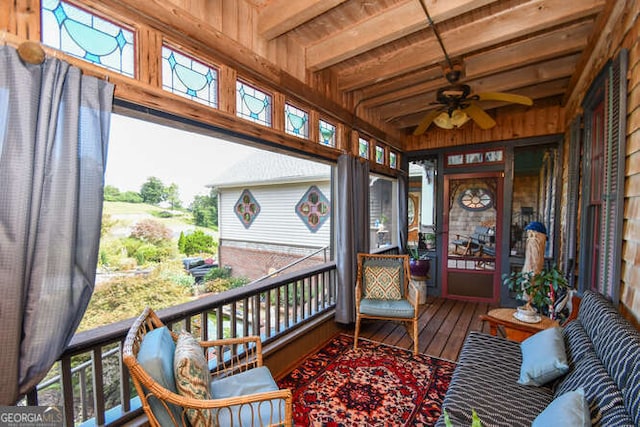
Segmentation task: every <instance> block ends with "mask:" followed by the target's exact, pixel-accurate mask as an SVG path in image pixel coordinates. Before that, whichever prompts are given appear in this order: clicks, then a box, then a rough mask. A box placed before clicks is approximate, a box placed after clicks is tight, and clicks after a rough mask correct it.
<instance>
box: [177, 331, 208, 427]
mask: <svg viewBox="0 0 640 427" xmlns="http://www.w3.org/2000/svg"><path fill="white" fill-rule="evenodd" d="M173 366H174V373H175V379H176V388H177V389H178V394H180V395H181V396H185V397H192V398H194V399H203V400H205V399H206V400H208V399H211V393H210V392H209V381H210V374H209V367H208V365H207V360H206V359H205V357H204V353H203V351H202V347H200V344H199V343H198V341H196V339H195V338H193V337H192V336H191V334H189V333H188V332H182V333H181V334H180V335H179V336H178V341H177V342H176V351H175V356H174V361H173ZM186 413H187V418H188V419H189V422H190V423H191V425H192V426H193V427H209V426H211V425H213V421H212V417H211V411H209V410H197V409H187V410H186Z"/></svg>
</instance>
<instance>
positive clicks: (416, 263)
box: [407, 246, 431, 281]
mask: <svg viewBox="0 0 640 427" xmlns="http://www.w3.org/2000/svg"><path fill="white" fill-rule="evenodd" d="M407 253H408V254H409V258H410V259H409V270H410V272H411V277H412V278H413V279H414V280H422V281H424V280H427V277H428V274H429V269H430V268H431V261H429V258H428V257H427V254H426V253H424V254H423V253H421V252H420V250H419V249H418V248H415V247H411V246H408V247H407Z"/></svg>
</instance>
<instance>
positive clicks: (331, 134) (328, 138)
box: [318, 120, 336, 147]
mask: <svg viewBox="0 0 640 427" xmlns="http://www.w3.org/2000/svg"><path fill="white" fill-rule="evenodd" d="M318 123H319V128H320V132H319V139H320V144H323V145H327V146H329V147H335V146H336V127H335V126H334V125H332V124H331V123H328V122H325V121H324V120H319V121H318Z"/></svg>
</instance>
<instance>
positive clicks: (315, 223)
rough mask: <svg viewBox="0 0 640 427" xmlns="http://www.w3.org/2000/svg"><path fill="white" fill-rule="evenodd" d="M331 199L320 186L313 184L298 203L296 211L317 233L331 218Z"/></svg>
mask: <svg viewBox="0 0 640 427" xmlns="http://www.w3.org/2000/svg"><path fill="white" fill-rule="evenodd" d="M330 206H331V203H330V202H329V199H327V197H326V196H325V195H324V193H322V191H320V189H319V188H318V187H316V186H315V185H312V186H311V187H309V189H308V190H307V192H306V193H305V194H304V196H302V198H301V199H300V201H299V202H298V204H297V205H296V213H297V214H298V217H299V218H300V219H301V220H302V222H303V223H304V224H305V225H306V226H307V228H308V229H309V231H311V232H312V233H315V232H316V231H318V229H320V227H322V224H324V222H325V221H326V220H327V219H328V218H329V214H330V211H331V208H330Z"/></svg>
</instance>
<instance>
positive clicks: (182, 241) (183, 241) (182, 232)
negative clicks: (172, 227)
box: [178, 231, 185, 253]
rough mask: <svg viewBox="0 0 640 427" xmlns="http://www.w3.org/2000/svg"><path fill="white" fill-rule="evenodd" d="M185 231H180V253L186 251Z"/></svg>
mask: <svg viewBox="0 0 640 427" xmlns="http://www.w3.org/2000/svg"><path fill="white" fill-rule="evenodd" d="M184 243H185V240H184V231H181V232H180V237H179V238H178V250H179V251H180V253H184Z"/></svg>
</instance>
